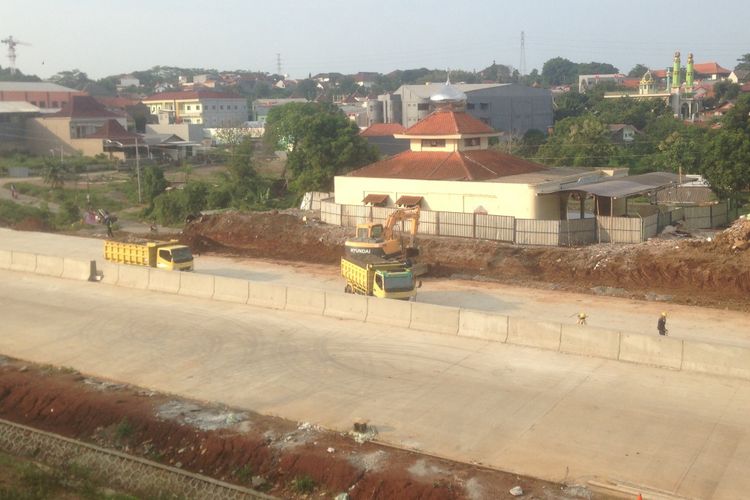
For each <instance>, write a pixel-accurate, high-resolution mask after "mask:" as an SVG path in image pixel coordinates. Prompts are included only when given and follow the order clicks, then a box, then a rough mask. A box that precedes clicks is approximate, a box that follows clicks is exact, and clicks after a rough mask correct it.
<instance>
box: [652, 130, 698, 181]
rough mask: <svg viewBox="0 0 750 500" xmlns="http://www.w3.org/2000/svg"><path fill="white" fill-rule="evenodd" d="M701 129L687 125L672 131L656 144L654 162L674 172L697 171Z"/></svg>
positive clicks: (687, 172) (688, 172) (662, 168)
mask: <svg viewBox="0 0 750 500" xmlns="http://www.w3.org/2000/svg"><path fill="white" fill-rule="evenodd" d="M701 133H702V130H701V129H699V128H697V127H687V128H685V129H684V130H683V131H682V132H672V133H671V134H670V135H669V136H668V137H667V138H666V139H664V140H663V141H662V142H660V143H659V145H658V146H657V150H658V153H657V155H656V157H655V159H654V163H656V165H657V166H658V167H660V169H661V170H667V171H670V172H675V173H682V174H690V173H697V172H698V170H699V168H700V165H701V153H702V146H703V144H702V141H701V139H702V138H701V135H700V134H701Z"/></svg>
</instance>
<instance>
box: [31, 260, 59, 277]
mask: <svg viewBox="0 0 750 500" xmlns="http://www.w3.org/2000/svg"><path fill="white" fill-rule="evenodd" d="M34 272H35V273H37V274H43V275H45V276H54V277H56V278H59V277H60V276H62V273H63V258H62V257H54V256H52V255H37V256H36V270H35V271H34Z"/></svg>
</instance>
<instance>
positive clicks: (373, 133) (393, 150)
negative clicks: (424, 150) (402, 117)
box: [359, 123, 409, 156]
mask: <svg viewBox="0 0 750 500" xmlns="http://www.w3.org/2000/svg"><path fill="white" fill-rule="evenodd" d="M404 130H405V129H404V126H403V125H401V124H400V123H373V124H372V125H370V126H369V127H367V128H366V129H364V130H363V131H362V132H360V134H359V135H360V137H363V138H364V139H365V140H366V141H367V143H368V144H370V145H371V146H374V147H375V148H376V149H377V150H378V153H380V155H381V156H393V155H396V154H399V153H402V152H404V151H406V150H407V149H409V140H408V139H396V137H395V136H396V135H401V134H403V132H404Z"/></svg>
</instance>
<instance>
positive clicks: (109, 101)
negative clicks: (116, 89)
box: [94, 96, 141, 109]
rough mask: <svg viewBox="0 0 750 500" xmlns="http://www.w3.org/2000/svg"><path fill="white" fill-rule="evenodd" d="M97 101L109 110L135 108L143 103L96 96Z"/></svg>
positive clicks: (124, 98)
mask: <svg viewBox="0 0 750 500" xmlns="http://www.w3.org/2000/svg"><path fill="white" fill-rule="evenodd" d="M94 99H96V100H97V101H99V102H100V103H102V104H103V105H104V106H106V107H108V108H120V109H123V108H125V107H127V106H135V105H136V104H138V103H140V102H141V101H140V100H138V99H128V98H127V97H101V96H96V97H94Z"/></svg>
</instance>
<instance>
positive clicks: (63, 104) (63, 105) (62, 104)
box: [60, 101, 68, 108]
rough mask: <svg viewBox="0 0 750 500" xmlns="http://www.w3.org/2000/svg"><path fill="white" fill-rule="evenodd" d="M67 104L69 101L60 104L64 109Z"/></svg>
mask: <svg viewBox="0 0 750 500" xmlns="http://www.w3.org/2000/svg"><path fill="white" fill-rule="evenodd" d="M66 104H68V101H63V102H61V103H60V106H61V107H63V108H64V107H65V105H66Z"/></svg>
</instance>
